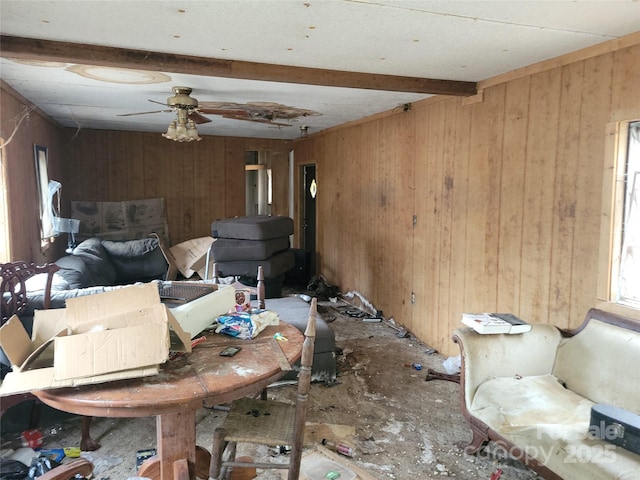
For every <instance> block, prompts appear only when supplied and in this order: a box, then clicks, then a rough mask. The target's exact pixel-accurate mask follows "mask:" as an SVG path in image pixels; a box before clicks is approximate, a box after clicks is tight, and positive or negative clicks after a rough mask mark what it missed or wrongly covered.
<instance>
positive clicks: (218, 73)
mask: <svg viewBox="0 0 640 480" xmlns="http://www.w3.org/2000/svg"><path fill="white" fill-rule="evenodd" d="M0 49H1V52H0V55H2V56H3V57H16V58H23V59H32V60H42V61H56V62H65V63H79V64H84V65H96V66H107V67H115V68H128V69H138V70H148V71H156V72H167V73H172V72H173V73H185V74H190V75H204V76H210V77H225V78H238V79H246V80H260V81H267V82H286V83H299V84H306V85H322V86H329V87H346V88H362V89H367V90H383V91H394V92H413V93H424V94H432V95H455V96H470V95H475V94H476V83H475V82H462V81H457V80H438V79H432V78H419V77H403V76H396V75H379V74H374V73H358V72H346V71H339V70H326V69H320V68H306V67H293V66H285V65H274V64H268V63H256V62H244V61H239V60H225V59H219V58H208V57H197V56H190V55H178V54H172V53H161V52H151V51H144V50H132V49H126V48H115V47H105V46H102V45H89V44H80V43H69V42H57V41H51V40H39V39H33V38H24V37H14V36H8V35H2V36H1V37H0Z"/></svg>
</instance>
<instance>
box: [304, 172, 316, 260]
mask: <svg viewBox="0 0 640 480" xmlns="http://www.w3.org/2000/svg"><path fill="white" fill-rule="evenodd" d="M302 178H303V182H302V184H303V192H302V248H303V249H304V250H307V251H309V252H311V255H312V256H313V255H315V251H316V194H317V191H318V185H317V183H316V166H315V165H303V166H302ZM313 263H314V262H313V261H312V265H313Z"/></svg>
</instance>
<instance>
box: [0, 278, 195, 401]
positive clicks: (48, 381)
mask: <svg viewBox="0 0 640 480" xmlns="http://www.w3.org/2000/svg"><path fill="white" fill-rule="evenodd" d="M67 305H68V306H67V308H66V309H56V310H38V311H36V313H35V316H34V328H33V335H32V339H29V337H28V335H27V333H26V331H25V330H24V327H23V326H22V323H21V322H20V320H19V319H18V318H17V317H15V319H13V321H12V322H7V323H6V324H5V325H3V326H2V328H0V345H1V346H2V347H3V349H5V350H6V347H8V349H9V351H10V352H11V357H9V359H10V360H11V362H12V364H13V365H14V371H13V372H10V373H9V374H7V376H6V377H5V379H4V381H3V383H2V385H1V386H0V395H8V394H14V393H20V392H27V391H31V390H44V389H48V388H57V387H68V386H73V385H85V384H89V383H98V382H105V381H109V380H116V379H121V378H132V377H139V376H147V375H153V374H154V373H157V372H158V364H159V363H162V362H164V361H165V360H166V359H167V358H168V356H169V351H176V352H190V351H191V342H190V338H189V334H188V333H186V332H185V331H184V330H183V329H182V328H181V326H180V324H179V323H178V322H177V321H176V319H175V318H174V317H173V315H172V314H171V312H170V311H169V310H168V309H167V307H166V306H164V305H163V304H161V303H160V296H159V295H158V288H157V286H156V285H155V284H153V283H150V284H146V285H134V286H129V287H124V288H121V289H117V290H113V291H109V292H105V293H100V294H96V295H90V296H86V297H78V298H76V299H70V300H69V301H68V302H67ZM5 327H6V328H5ZM61 327H62V329H61V330H60V331H58V332H57V333H52V332H56V330H59V329H60V328H61ZM51 346H52V347H53V348H51Z"/></svg>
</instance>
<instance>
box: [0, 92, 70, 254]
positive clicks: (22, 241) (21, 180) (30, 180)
mask: <svg viewBox="0 0 640 480" xmlns="http://www.w3.org/2000/svg"><path fill="white" fill-rule="evenodd" d="M0 112H1V113H0V137H1V138H2V139H3V141H4V142H7V143H6V145H5V148H4V149H3V152H2V157H0V158H2V165H1V166H0V174H2V176H3V182H2V183H4V187H5V189H6V192H5V198H6V202H7V203H6V206H7V224H8V227H9V228H8V231H9V237H8V238H7V239H6V241H4V242H2V244H3V248H2V251H0V262H3V261H13V260H28V261H33V262H36V263H45V262H52V261H54V260H56V259H57V258H59V257H60V256H61V255H62V254H63V253H64V249H65V247H66V246H67V240H66V238H64V239H57V240H56V241H55V242H54V243H53V244H47V246H46V247H45V248H43V247H41V245H40V223H39V222H40V214H39V209H38V188H37V184H36V172H35V159H34V153H33V146H34V144H37V145H40V146H43V147H47V149H48V162H49V165H48V171H49V178H51V179H53V180H58V181H60V180H61V177H62V161H63V158H64V154H63V148H64V147H63V142H61V140H60V136H61V132H62V129H60V128H58V127H57V126H55V125H54V124H53V123H52V122H51V121H50V120H49V119H48V117H45V116H44V115H42V114H40V113H39V112H38V110H36V109H34V108H33V107H31V106H30V104H29V103H28V102H26V101H25V100H24V99H23V98H22V97H21V96H20V95H19V94H18V93H17V92H15V91H14V90H13V89H12V88H11V87H9V86H8V85H6V84H5V83H1V84H0ZM25 115H26V116H25ZM64 193H66V191H65V192H63V194H64ZM2 200H3V199H2V198H1V196H0V201H2Z"/></svg>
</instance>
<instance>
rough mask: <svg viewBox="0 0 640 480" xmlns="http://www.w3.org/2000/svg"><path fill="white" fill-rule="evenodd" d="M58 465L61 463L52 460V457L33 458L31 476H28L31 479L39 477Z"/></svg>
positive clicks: (30, 467)
mask: <svg viewBox="0 0 640 480" xmlns="http://www.w3.org/2000/svg"><path fill="white" fill-rule="evenodd" d="M58 465H60V463H58V462H56V461H55V460H52V459H51V458H48V457H36V458H34V459H33V460H31V465H30V466H29V476H28V477H27V478H28V479H30V480H31V479H35V478H38V477H40V476H42V475H44V474H45V473H47V472H48V471H49V470H53V469H54V468H56V467H57V466H58Z"/></svg>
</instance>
